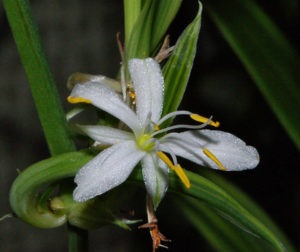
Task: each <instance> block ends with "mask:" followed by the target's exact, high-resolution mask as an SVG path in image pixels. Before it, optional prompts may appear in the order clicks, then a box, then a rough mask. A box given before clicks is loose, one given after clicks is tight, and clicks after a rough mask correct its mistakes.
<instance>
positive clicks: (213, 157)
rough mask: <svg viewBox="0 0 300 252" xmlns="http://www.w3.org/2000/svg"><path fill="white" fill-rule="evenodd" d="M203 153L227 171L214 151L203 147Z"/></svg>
mask: <svg viewBox="0 0 300 252" xmlns="http://www.w3.org/2000/svg"><path fill="white" fill-rule="evenodd" d="M202 151H203V153H204V154H205V155H206V156H207V157H208V158H209V159H210V160H212V161H213V162H214V163H215V164H216V165H217V166H219V168H220V169H221V170H222V171H226V170H227V169H226V168H225V167H224V165H223V164H222V163H221V161H220V160H219V159H218V158H217V157H216V156H215V155H214V154H213V153H212V152H210V151H209V150H208V149H206V148H203V149H202Z"/></svg>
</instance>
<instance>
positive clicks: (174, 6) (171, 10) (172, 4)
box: [150, 0, 182, 52]
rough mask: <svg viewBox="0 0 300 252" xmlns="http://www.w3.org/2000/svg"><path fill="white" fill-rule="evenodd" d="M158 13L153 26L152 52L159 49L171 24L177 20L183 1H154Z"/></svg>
mask: <svg viewBox="0 0 300 252" xmlns="http://www.w3.org/2000/svg"><path fill="white" fill-rule="evenodd" d="M154 2H155V4H156V8H155V9H156V12H155V17H154V20H153V25H152V38H151V45H150V48H151V52H152V51H153V50H154V49H156V48H157V46H158V44H159V42H160V41H161V40H162V38H163V36H164V35H165V33H166V31H167V29H168V28H169V26H170V24H171V22H172V21H173V19H174V18H175V16H176V14H177V12H178V10H179V8H180V6H181V3H182V0H164V1H160V0H158V1H154Z"/></svg>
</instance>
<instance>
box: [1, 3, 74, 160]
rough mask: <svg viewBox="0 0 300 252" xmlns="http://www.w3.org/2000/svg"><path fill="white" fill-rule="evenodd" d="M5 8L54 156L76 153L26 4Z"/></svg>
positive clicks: (6, 4) (11, 4) (5, 6)
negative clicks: (69, 152) (70, 152)
mask: <svg viewBox="0 0 300 252" xmlns="http://www.w3.org/2000/svg"><path fill="white" fill-rule="evenodd" d="M3 4H4V8H5V10H6V15H7V18H8V21H9V24H10V26H11V30H12V33H13V36H14V38H15V42H16V45H17V48H18V51H19V54H20V57H21V61H22V63H23V66H24V68H25V71H26V75H27V78H28V81H29V84H30V88H31V93H32V96H33V98H34V101H35V104H36V108H37V111H38V114H39V118H40V121H41V124H42V127H43V130H44V134H45V137H46V140H47V143H48V146H49V150H50V152H51V154H52V155H56V154H60V153H63V152H67V151H71V150H74V144H73V141H72V139H71V136H70V133H69V130H68V126H67V122H66V119H65V116H64V112H63V109H62V106H61V103H60V100H59V96H58V93H57V90H56V88H55V85H54V80H53V78H52V75H51V73H50V69H49V66H48V63H47V60H46V57H45V56H44V52H43V50H42V46H41V43H40V38H39V35H38V31H37V27H36V25H35V23H34V21H33V18H32V14H31V10H30V8H29V3H28V1H26V0H22V1H20V0H4V1H3Z"/></svg>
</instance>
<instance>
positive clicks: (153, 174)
mask: <svg viewBox="0 0 300 252" xmlns="http://www.w3.org/2000/svg"><path fill="white" fill-rule="evenodd" d="M142 167H143V169H142V171H143V177H144V181H145V186H146V189H147V192H148V193H149V195H150V196H151V198H152V200H153V204H154V208H157V206H158V204H159V202H160V201H161V200H162V198H163V197H164V195H165V193H166V191H167V187H168V168H167V166H166V164H164V163H163V162H161V161H160V160H159V159H158V157H157V155H156V154H152V155H151V154H148V155H146V156H145V157H144V158H143V159H142Z"/></svg>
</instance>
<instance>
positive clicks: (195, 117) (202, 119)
mask: <svg viewBox="0 0 300 252" xmlns="http://www.w3.org/2000/svg"><path fill="white" fill-rule="evenodd" d="M190 117H191V118H192V119H193V120H195V121H196V122H201V123H207V122H208V121H209V118H206V117H204V116H201V115H198V114H191V115H190ZM208 124H209V125H211V126H213V127H216V128H217V127H219V126H220V122H218V121H210V122H209V123H208Z"/></svg>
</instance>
